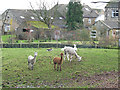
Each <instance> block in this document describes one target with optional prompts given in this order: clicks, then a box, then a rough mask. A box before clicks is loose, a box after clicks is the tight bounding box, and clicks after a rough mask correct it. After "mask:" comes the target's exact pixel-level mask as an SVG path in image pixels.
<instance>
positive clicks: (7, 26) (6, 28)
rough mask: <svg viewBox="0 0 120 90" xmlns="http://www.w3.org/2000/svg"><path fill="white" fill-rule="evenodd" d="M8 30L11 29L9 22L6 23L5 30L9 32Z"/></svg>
mask: <svg viewBox="0 0 120 90" xmlns="http://www.w3.org/2000/svg"><path fill="white" fill-rule="evenodd" d="M8 31H10V25H9V24H6V25H5V32H8Z"/></svg>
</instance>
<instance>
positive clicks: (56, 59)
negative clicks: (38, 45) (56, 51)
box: [53, 53, 63, 71]
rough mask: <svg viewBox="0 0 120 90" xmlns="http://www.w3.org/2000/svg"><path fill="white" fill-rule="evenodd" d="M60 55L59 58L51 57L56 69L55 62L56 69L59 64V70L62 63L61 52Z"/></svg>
mask: <svg viewBox="0 0 120 90" xmlns="http://www.w3.org/2000/svg"><path fill="white" fill-rule="evenodd" d="M60 55H61V58H60V57H55V58H54V59H53V63H54V69H55V70H56V64H57V71H58V69H59V65H60V71H61V64H62V63H63V53H61V54H60Z"/></svg>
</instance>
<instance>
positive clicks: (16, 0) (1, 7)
mask: <svg viewBox="0 0 120 90" xmlns="http://www.w3.org/2000/svg"><path fill="white" fill-rule="evenodd" d="M29 1H30V2H31V3H32V4H33V6H34V7H35V8H38V6H37V3H38V2H39V0H1V1H0V14H1V13H3V12H4V11H5V10H6V9H30V5H29ZM41 1H45V2H46V3H48V4H49V6H53V5H55V3H57V2H58V3H59V4H68V3H69V1H70V0H41ZM80 1H81V3H82V4H83V3H85V4H87V5H89V6H90V7H92V8H102V9H103V8H104V6H105V5H106V4H103V3H100V4H93V3H91V2H92V1H110V0H80Z"/></svg>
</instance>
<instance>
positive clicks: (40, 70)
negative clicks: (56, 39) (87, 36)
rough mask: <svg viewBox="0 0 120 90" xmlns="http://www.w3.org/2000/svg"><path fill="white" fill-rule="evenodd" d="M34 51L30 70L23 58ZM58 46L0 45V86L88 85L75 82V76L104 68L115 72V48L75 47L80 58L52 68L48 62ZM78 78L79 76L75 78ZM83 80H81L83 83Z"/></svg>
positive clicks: (116, 60)
mask: <svg viewBox="0 0 120 90" xmlns="http://www.w3.org/2000/svg"><path fill="white" fill-rule="evenodd" d="M35 51H37V52H38V56H37V60H36V64H35V66H34V70H28V63H27V57H28V56H29V55H33V54H34V52H35ZM61 52H62V51H61V49H60V48H59V49H56V48H53V51H51V52H47V51H46V49H45V48H39V49H37V48H36V49H35V48H25V49H24V48H18V49H15V48H10V49H7V48H4V49H2V74H3V75H2V76H3V77H2V79H3V86H4V87H27V86H29V87H40V88H45V87H46V88H54V87H59V86H60V85H61V87H64V88H68V87H69V88H88V87H94V85H93V86H90V85H81V86H80V85H79V83H77V82H76V80H75V78H76V75H81V76H87V77H88V76H91V75H94V74H99V73H103V72H106V71H113V70H115V71H118V50H114V49H78V51H77V52H78V54H79V55H80V56H82V61H81V62H78V61H77V60H76V59H75V58H73V61H72V62H69V61H68V60H66V61H64V62H63V64H62V71H61V72H60V71H54V68H53V63H52V64H49V62H50V60H52V59H53V58H54V57H55V56H58V55H59V54H60V53H61ZM79 78H82V77H79ZM83 83H85V82H83Z"/></svg>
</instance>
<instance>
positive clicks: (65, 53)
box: [64, 51, 66, 60]
mask: <svg viewBox="0 0 120 90" xmlns="http://www.w3.org/2000/svg"><path fill="white" fill-rule="evenodd" d="M65 58H66V51H64V60H65Z"/></svg>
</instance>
